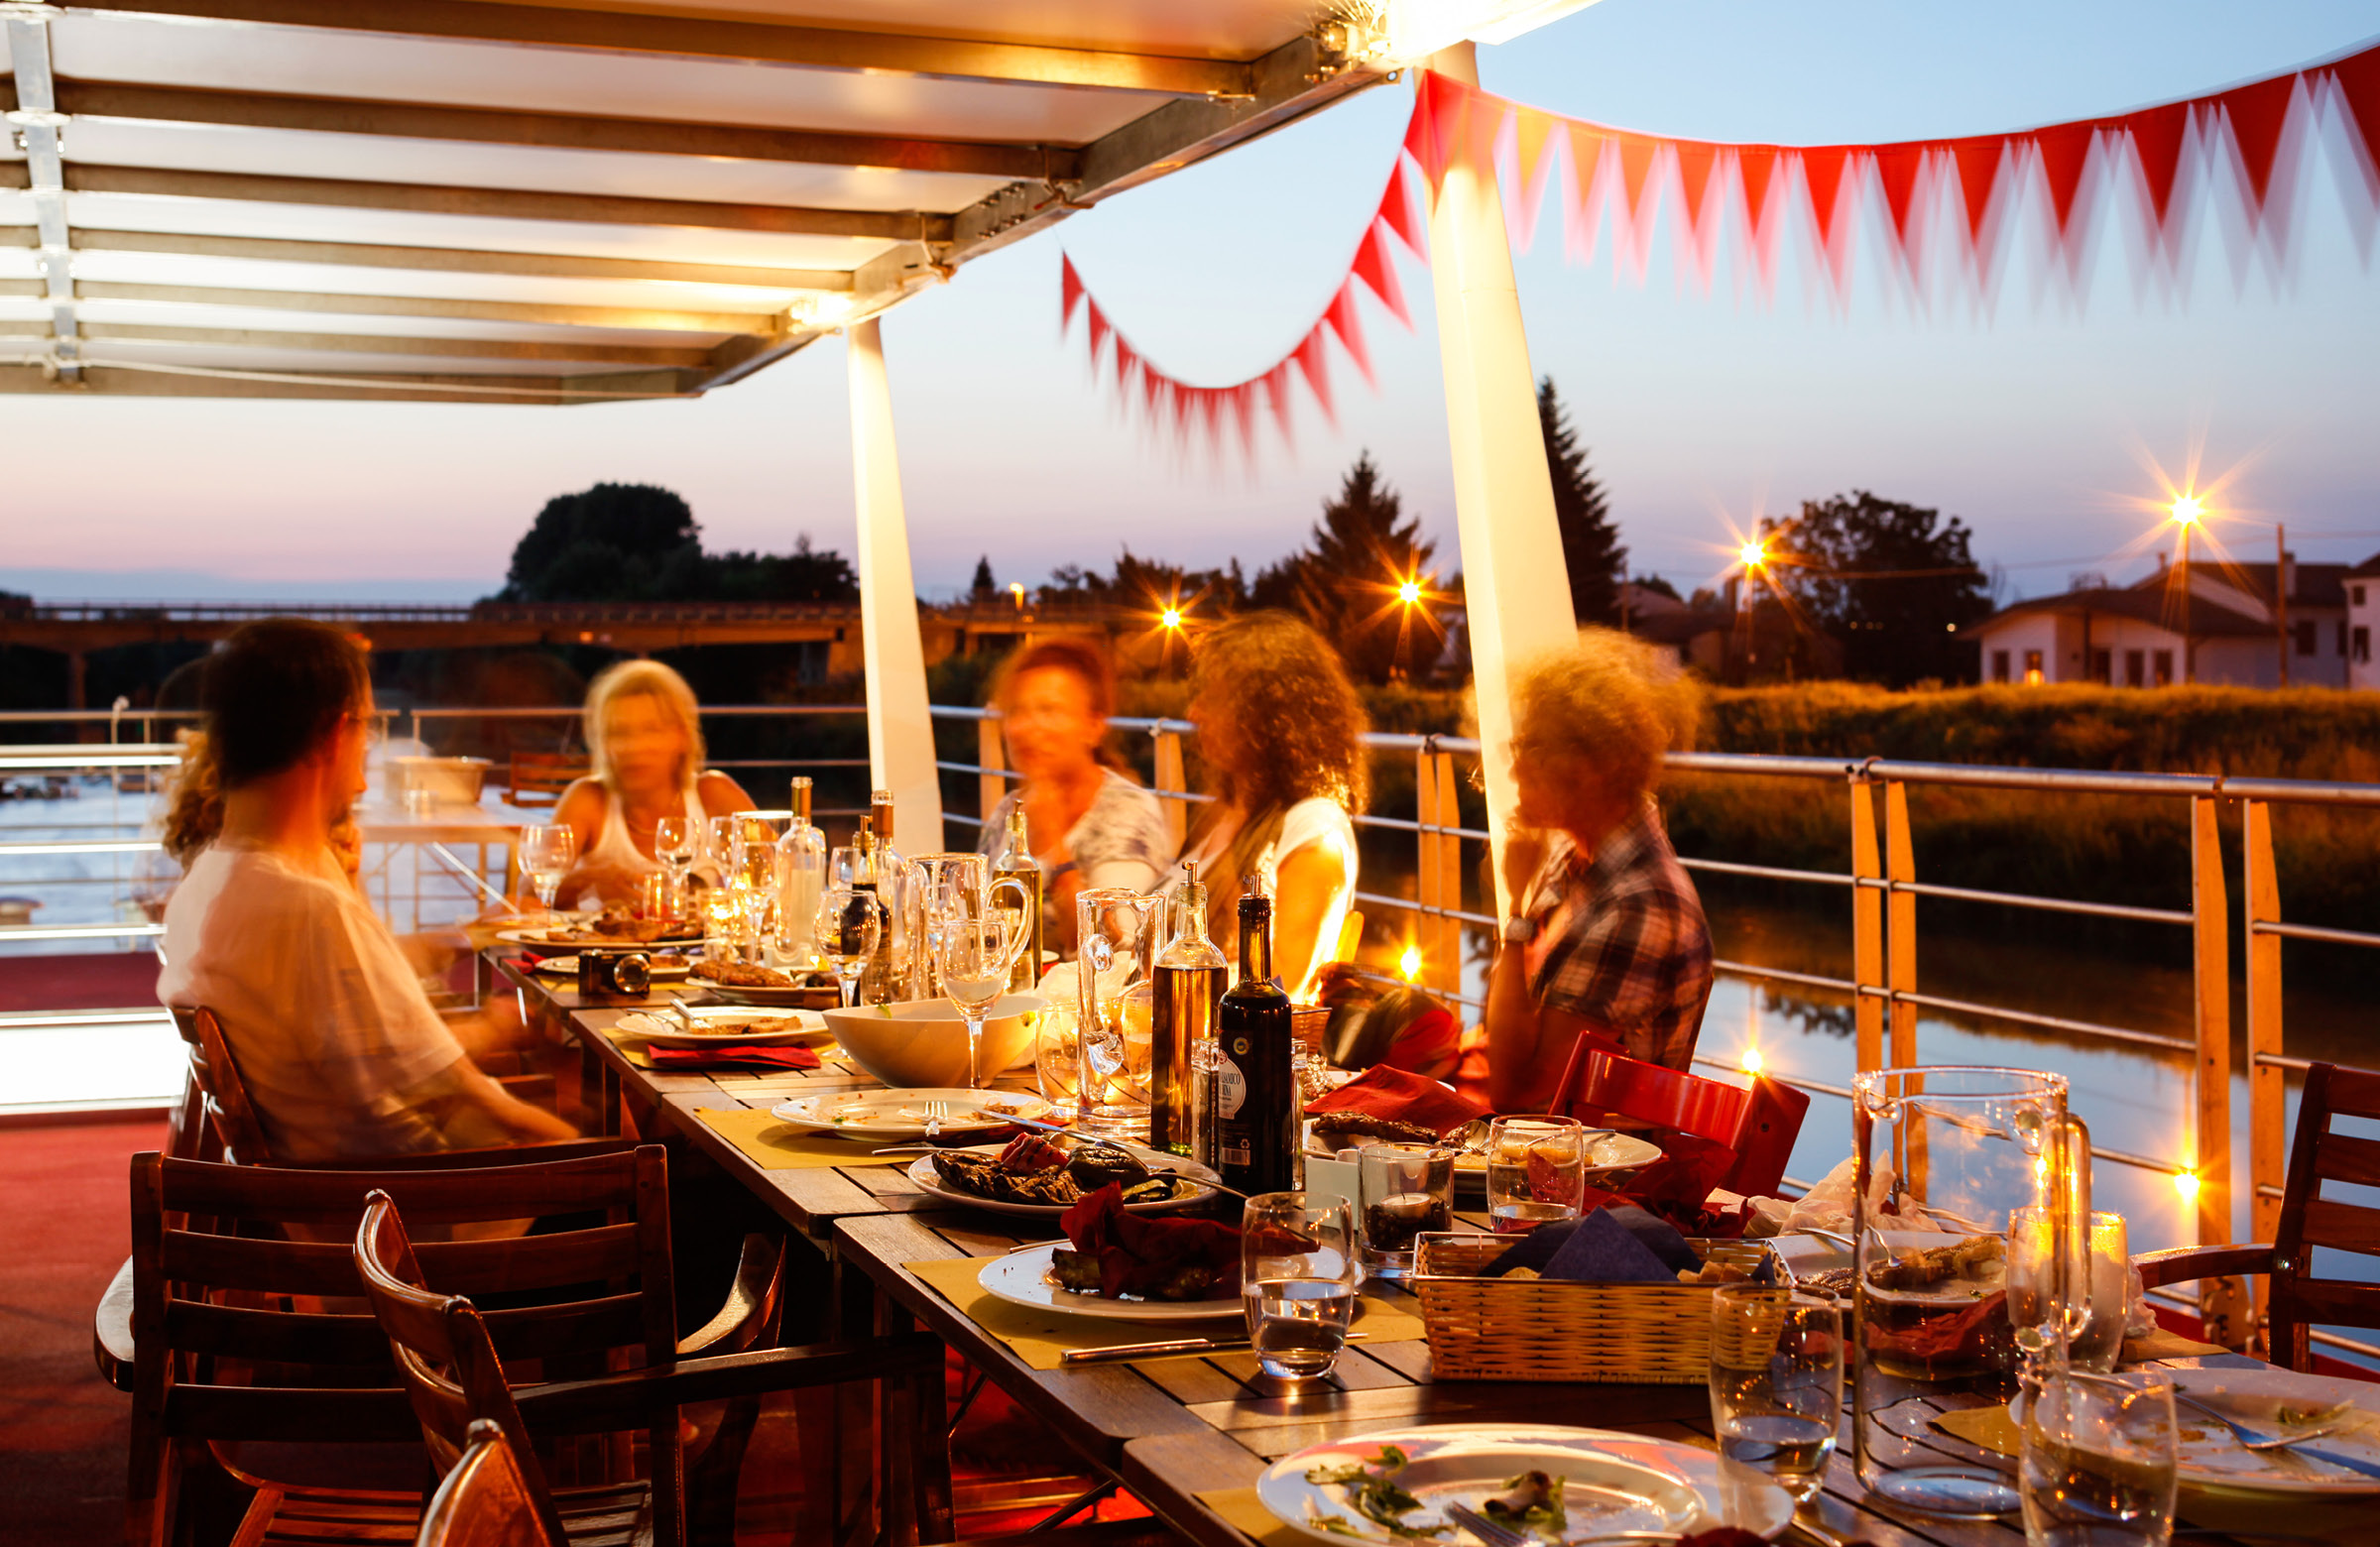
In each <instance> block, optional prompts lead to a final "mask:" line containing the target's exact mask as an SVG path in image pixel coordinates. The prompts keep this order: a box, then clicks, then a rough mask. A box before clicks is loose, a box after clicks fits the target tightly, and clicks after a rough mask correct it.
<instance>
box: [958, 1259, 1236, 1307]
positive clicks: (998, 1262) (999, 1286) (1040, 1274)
mask: <svg viewBox="0 0 2380 1547" xmlns="http://www.w3.org/2000/svg"><path fill="white" fill-rule="evenodd" d="M1066 1245H1067V1244H1066V1243H1065V1242H1063V1241H1044V1242H1042V1243H1040V1244H1039V1245H1037V1246H1030V1247H1018V1248H1017V1249H1015V1250H1013V1251H1011V1252H1010V1253H1009V1254H1008V1255H1006V1256H996V1257H994V1258H992V1259H991V1260H990V1261H988V1262H986V1263H985V1264H984V1270H983V1272H982V1273H981V1274H979V1275H978V1276H977V1278H976V1282H978V1283H980V1284H982V1285H983V1286H984V1288H985V1289H986V1290H987V1291H989V1292H990V1293H991V1294H993V1295H994V1296H996V1297H998V1298H1000V1299H1003V1300H1006V1301H1008V1302H1009V1303H1010V1304H1011V1305H1021V1306H1024V1307H1026V1308H1027V1309H1030V1310H1036V1311H1055V1312H1057V1313H1058V1314H1060V1315H1062V1316H1097V1317H1100V1318H1102V1319H1104V1320H1108V1321H1140V1322H1183V1321H1222V1320H1225V1319H1227V1318H1228V1319H1229V1320H1232V1321H1242V1320H1245V1319H1246V1317H1247V1315H1248V1312H1247V1311H1246V1310H1245V1309H1244V1308H1243V1307H1242V1303H1241V1298H1240V1295H1239V1294H1238V1293H1237V1292H1236V1291H1235V1292H1234V1293H1233V1294H1232V1296H1231V1297H1230V1298H1229V1299H1223V1298H1217V1299H1212V1300H1111V1299H1109V1298H1108V1297H1107V1296H1105V1295H1098V1294H1081V1293H1077V1292H1076V1291H1075V1290H1072V1289H1068V1288H1065V1287H1064V1286H1062V1285H1061V1284H1059V1282H1058V1281H1057V1278H1056V1276H1055V1275H1054V1273H1053V1271H1052V1269H1051V1266H1050V1258H1051V1257H1052V1256H1053V1255H1054V1254H1055V1253H1056V1252H1057V1251H1058V1250H1060V1249H1063V1248H1064V1247H1065V1246H1066Z"/></svg>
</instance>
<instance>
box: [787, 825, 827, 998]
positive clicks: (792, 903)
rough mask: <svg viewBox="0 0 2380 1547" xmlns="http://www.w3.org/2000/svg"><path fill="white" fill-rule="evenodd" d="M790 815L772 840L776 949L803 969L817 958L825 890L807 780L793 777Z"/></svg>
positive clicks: (820, 839)
mask: <svg viewBox="0 0 2380 1547" xmlns="http://www.w3.org/2000/svg"><path fill="white" fill-rule="evenodd" d="M792 811H793V817H792V820H791V821H790V822H788V823H787V824H786V826H785V833H784V836H783V837H781V838H779V839H777V841H776V891H777V910H776V916H777V949H778V950H780V951H782V952H783V953H784V956H785V958H786V962H787V965H789V966H791V967H793V968H794V969H795V970H797V971H806V970H808V969H809V968H811V967H814V966H815V965H816V964H817V961H818V947H817V942H816V940H815V939H814V938H813V935H814V933H815V930H816V926H817V922H818V898H819V896H820V895H821V894H823V893H824V892H825V891H826V834H824V833H823V832H820V831H819V830H818V829H817V828H815V827H813V826H811V825H810V781H809V780H808V779H806V778H796V779H794V780H793V806H792Z"/></svg>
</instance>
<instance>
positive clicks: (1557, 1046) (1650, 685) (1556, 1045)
mask: <svg viewBox="0 0 2380 1547" xmlns="http://www.w3.org/2000/svg"><path fill="white" fill-rule="evenodd" d="M1701 713H1702V704H1701V698H1700V695H1699V694H1698V693H1697V691H1696V689H1695V686H1694V684H1693V682H1692V681H1691V680H1690V679H1688V678H1687V677H1686V676H1685V675H1684V674H1683V673H1682V672H1681V671H1679V669H1678V668H1677V667H1676V665H1675V664H1673V663H1671V662H1670V661H1668V660H1667V659H1666V658H1665V657H1664V656H1662V655H1660V654H1657V653H1656V652H1655V651H1653V650H1652V649H1651V648H1650V647H1648V646H1645V645H1643V644H1640V643H1638V642H1637V641H1635V640H1632V639H1630V638H1628V637H1627V636H1626V635H1624V634H1618V633H1614V632H1613V631H1611V630H1609V629H1585V630H1581V631H1580V634H1579V637H1578V640H1577V642H1576V643H1574V644H1571V645H1567V646H1563V647H1561V648H1559V649H1556V650H1551V651H1548V652H1546V653H1544V654H1540V655H1538V656H1536V657H1534V658H1532V659H1530V660H1528V661H1525V662H1523V663H1522V666H1521V669H1520V671H1519V673H1518V674H1517V676H1516V677H1515V678H1514V686H1513V693H1512V727H1513V729H1512V750H1511V756H1512V789H1513V809H1512V829H1511V830H1510V831H1509V832H1507V833H1506V834H1505V837H1504V852H1503V870H1504V881H1505V886H1506V891H1507V892H1508V894H1509V895H1510V896H1511V897H1512V898H1513V905H1514V914H1513V916H1512V917H1511V918H1509V919H1507V920H1505V922H1504V925H1503V947H1502V949H1501V950H1500V951H1498V952H1497V954H1496V959H1495V967H1494V970H1493V971H1492V972H1491V973H1490V974H1489V975H1488V979H1487V1028H1486V1029H1487V1046H1486V1053H1487V1067H1486V1069H1485V1070H1481V1069H1479V1068H1477V1060H1476V1059H1472V1058H1467V1059H1466V1060H1465V1064H1466V1067H1465V1070H1464V1073H1463V1075H1462V1076H1461V1077H1460V1078H1459V1079H1458V1082H1457V1083H1458V1085H1461V1086H1468V1087H1470V1088H1471V1089H1473V1090H1474V1091H1475V1092H1479V1093H1481V1094H1484V1095H1485V1096H1486V1098H1487V1101H1488V1102H1489V1104H1490V1105H1491V1106H1492V1107H1493V1109H1494V1110H1495V1111H1497V1112H1543V1111H1545V1110H1546V1104H1547V1102H1548V1101H1549V1100H1551V1098H1552V1096H1553V1092H1554V1087H1555V1084H1556V1083H1557V1082H1558V1081H1559V1080H1560V1079H1561V1076H1562V1070H1563V1067H1564V1065H1565V1064H1567V1063H1568V1062H1569V1059H1570V1055H1571V1052H1572V1050H1573V1049H1574V1048H1575V1047H1577V1045H1578V1043H1579V1039H1580V1037H1581V1036H1582V1035H1586V1036H1592V1037H1594V1038H1596V1039H1597V1041H1598V1042H1599V1043H1600V1044H1601V1045H1603V1046H1605V1047H1607V1048H1610V1049H1611V1050H1613V1051H1616V1052H1621V1053H1624V1054H1625V1055H1626V1056H1628V1057H1630V1058H1639V1059H1643V1060H1645V1061H1647V1062H1650V1063H1657V1064H1662V1065H1665V1066H1667V1067H1669V1068H1672V1069H1678V1070H1684V1069H1685V1068H1686V1067H1687V1066H1688V1064H1689V1062H1690V1061H1691V1060H1692V1058H1693V1057H1694V1043H1695V1038H1696V1036H1697V1035H1698V1034H1699V1033H1700V1031H1701V1030H1702V1023H1703V1007H1704V1005H1705V1004H1706V1003H1707V1002H1708V1001H1709V1000H1710V998H1711V931H1710V926H1709V924H1708V922H1707V921H1706V920H1705V918H1704V916H1703V904H1702V899H1701V897H1699V896H1698V895H1696V893H1695V890H1694V883H1693V882H1692V881H1691V880H1689V879H1688V878H1687V875H1686V872H1685V870H1684V869H1683V868H1682V867H1681V866H1680V865H1679V864H1678V857H1677V854H1676V853H1675V852H1674V851H1673V850H1672V849H1671V848H1670V846H1669V835H1668V834H1667V833H1666V832H1665V831H1663V829H1662V826H1661V814H1660V812H1659V811H1658V810H1657V809H1656V808H1655V807H1654V804H1653V799H1652V792H1653V786H1654V784H1655V782H1656V781H1658V779H1659V778H1660V776H1661V760H1662V756H1663V755H1664V754H1665V753H1667V752H1669V751H1670V750H1671V749H1672V748H1680V749H1682V748H1688V747H1691V746H1693V744H1694V733H1695V729H1696V725H1697V723H1698V721H1699V720H1700V718H1701ZM1482 1085H1484V1086H1485V1090H1484V1092H1480V1091H1479V1088H1480V1087H1481V1086H1482Z"/></svg>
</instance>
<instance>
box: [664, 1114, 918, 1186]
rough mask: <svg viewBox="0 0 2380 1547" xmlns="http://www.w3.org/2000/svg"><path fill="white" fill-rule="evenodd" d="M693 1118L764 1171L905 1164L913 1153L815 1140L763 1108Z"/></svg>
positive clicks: (824, 1139) (834, 1139)
mask: <svg viewBox="0 0 2380 1547" xmlns="http://www.w3.org/2000/svg"><path fill="white" fill-rule="evenodd" d="M694 1116H696V1117H697V1118H700V1119H701V1120H702V1121H703V1123H704V1125H705V1126H707V1127H709V1128H710V1129H712V1130H714V1131H716V1132H717V1133H718V1134H719V1136H720V1137H721V1138H724V1139H726V1140H727V1141H728V1142H729V1143H731V1144H733V1145H735V1146H736V1147H737V1148H738V1149H741V1150H743V1151H744V1153H745V1154H746V1155H748V1156H750V1157H751V1159H752V1162H753V1163H754V1164H755V1165H757V1166H759V1167H760V1168H761V1169H762V1170H764V1171H803V1170H810V1169H814V1168H821V1167H823V1168H830V1169H831V1168H836V1167H841V1166H850V1165H906V1164H908V1163H909V1162H910V1161H911V1160H913V1159H915V1158H916V1157H915V1156H914V1155H911V1154H898V1155H876V1154H870V1153H869V1152H868V1149H869V1146H868V1145H866V1144H855V1143H852V1142H851V1141H850V1140H848V1139H842V1138H816V1137H813V1136H811V1135H810V1134H808V1133H805V1132H803V1131H802V1130H800V1129H797V1128H793V1127H791V1126H789V1125H787V1124H783V1123H779V1122H778V1121H777V1120H776V1119H774V1118H773V1117H771V1116H770V1115H769V1112H768V1109H767V1108H764V1107H735V1108H729V1109H719V1108H712V1107H700V1108H697V1109H695V1113H694Z"/></svg>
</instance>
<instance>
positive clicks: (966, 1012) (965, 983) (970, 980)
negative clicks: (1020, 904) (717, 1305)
mask: <svg viewBox="0 0 2380 1547" xmlns="http://www.w3.org/2000/svg"><path fill="white" fill-rule="evenodd" d="M942 895H943V896H944V897H946V898H949V899H950V900H949V902H948V903H947V904H946V905H944V906H941V907H938V908H937V909H936V912H937V913H938V915H939V917H938V920H937V923H938V926H939V931H940V932H939V933H938V934H937V935H936V936H935V939H934V965H935V966H937V967H939V968H940V969H941V970H942V992H943V993H944V994H946V995H948V996H949V998H950V1002H951V1003H952V1004H953V1005H955V1006H957V1007H958V1010H959V1014H960V1016H961V1017H962V1018H964V1019H965V1020H966V1022H967V1084H968V1087H969V1088H970V1089H972V1090H981V1089H983V1085H984V1070H983V1049H984V1017H985V1016H986V1015H987V1014H989V1013H990V1012H991V1010H992V1007H993V1006H994V1005H997V1004H999V1003H1000V997H1001V996H1002V995H1003V994H1006V993H1008V992H1009V974H1010V973H1011V972H1013V971H1014V970H1015V968H1016V958H1017V955H1018V954H1019V953H1020V952H1022V951H1023V949H1024V945H1025V941H1026V940H1027V939H1029V938H1030V937H1031V936H1030V932H1029V931H1028V930H1026V928H1025V927H1024V915H1023V914H1022V913H1020V912H1019V911H1017V910H1016V909H1014V908H1002V907H996V908H988V909H986V910H985V911H983V912H980V913H970V912H969V911H968V910H967V909H966V907H965V906H964V904H963V903H960V902H959V900H958V899H957V897H956V896H954V895H953V893H952V892H951V891H945V892H943V893H942Z"/></svg>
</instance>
